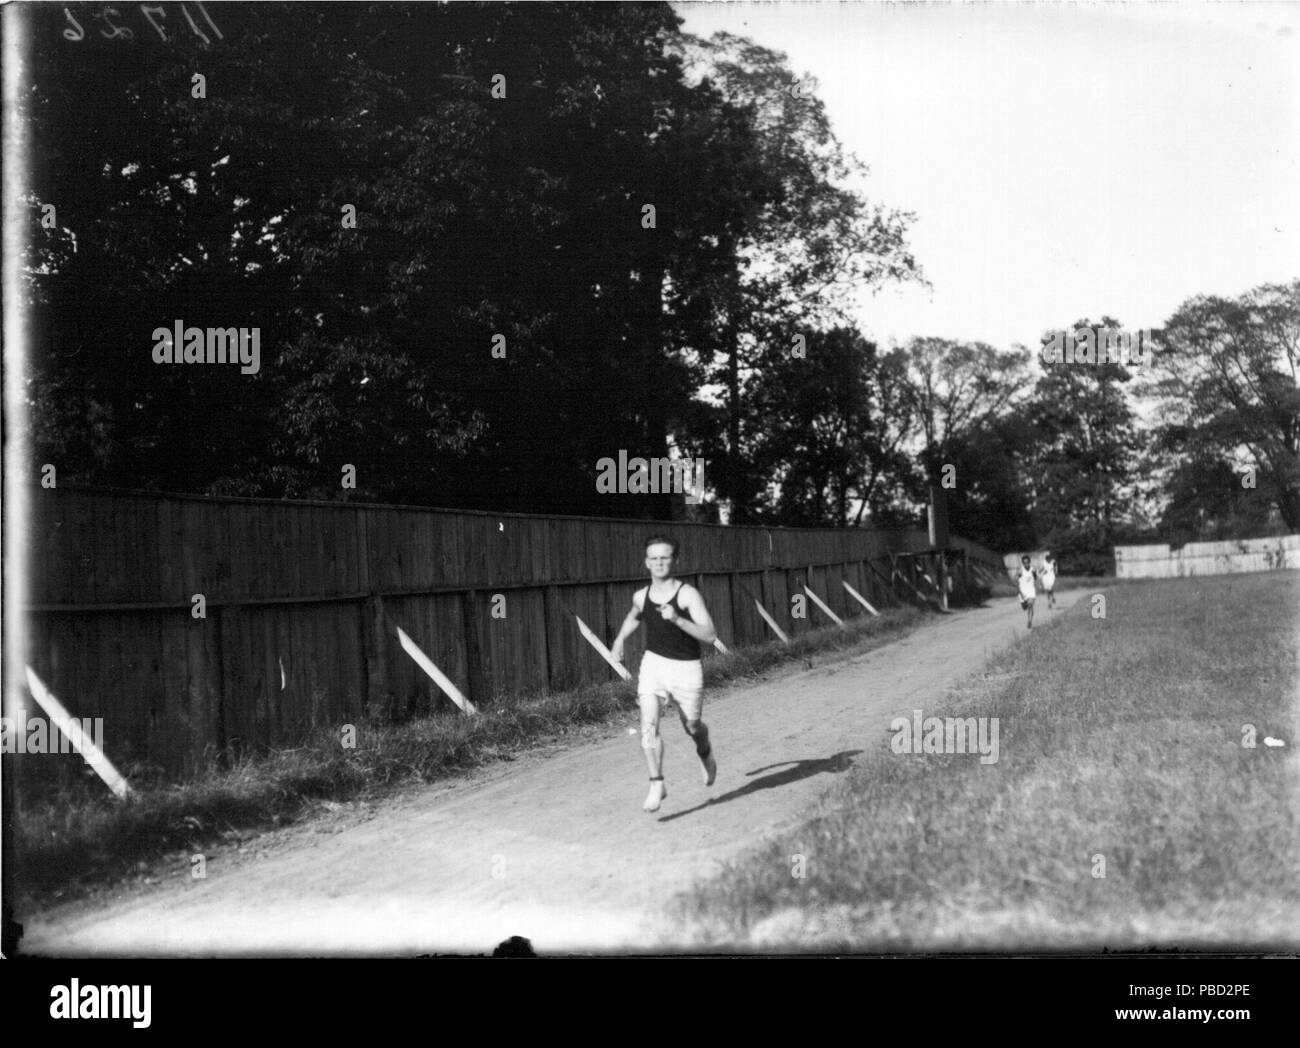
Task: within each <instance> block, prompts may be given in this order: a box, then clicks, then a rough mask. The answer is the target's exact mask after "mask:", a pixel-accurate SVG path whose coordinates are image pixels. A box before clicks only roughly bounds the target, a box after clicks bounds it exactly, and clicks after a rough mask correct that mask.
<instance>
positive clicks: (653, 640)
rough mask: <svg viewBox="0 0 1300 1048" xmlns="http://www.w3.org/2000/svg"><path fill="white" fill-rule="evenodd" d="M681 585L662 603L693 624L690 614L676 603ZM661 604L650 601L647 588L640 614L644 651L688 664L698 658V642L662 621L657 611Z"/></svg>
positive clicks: (669, 623) (683, 631)
mask: <svg viewBox="0 0 1300 1048" xmlns="http://www.w3.org/2000/svg"><path fill="white" fill-rule="evenodd" d="M681 591H682V584H681V583H679V584H678V586H677V590H676V592H675V593H673V595H672V596H671V597H670V598H669V599H668V600H667V601H665V602H664V603H666V604H671V605H672V606H673V607H674V608H676V609H677V614H678V615H681V616H682V617H683V618H685V619H686V620H687V621H688V622H694V621H695V620H694V619H692V618H691V613H690V612H689V611H687V610H686V609H685V608H683V607H682V606H681V605H680V604H678V603H677V594H678V593H681ZM662 607H663V604H656V603H655V602H654V601H653V600H651V599H650V590H649V588H647V589H646V591H645V610H644V611H642V612H641V620H642V621H643V622H644V623H645V650H646V651H652V652H654V653H655V654H656V655H660V656H662V657H663V658H665V659H678V660H680V661H683V662H688V661H691V660H694V659H698V658H699V657H700V642H699V641H698V640H696V639H695V638H694V637H692V636H691V635H690V634H689V633H687V632H686V631H685V630H682V629H679V628H678V627H676V626H674V625H673V624H672V623H671V622H668V621H666V620H665V619H664V617H663V616H662V615H660V614H659V609H660V608H662Z"/></svg>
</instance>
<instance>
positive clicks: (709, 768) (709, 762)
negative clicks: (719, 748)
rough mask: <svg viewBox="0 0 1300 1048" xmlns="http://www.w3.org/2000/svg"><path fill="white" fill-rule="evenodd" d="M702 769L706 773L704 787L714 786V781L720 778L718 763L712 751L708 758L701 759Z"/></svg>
mask: <svg viewBox="0 0 1300 1048" xmlns="http://www.w3.org/2000/svg"><path fill="white" fill-rule="evenodd" d="M700 769H701V771H703V772H704V785H705V786H712V785H713V780H714V779H716V778H717V777H718V762H717V761H716V760H715V759H714V757H713V751H712V750H709V755H708V756H707V757H701V758H700Z"/></svg>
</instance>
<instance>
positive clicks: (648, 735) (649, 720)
mask: <svg viewBox="0 0 1300 1048" xmlns="http://www.w3.org/2000/svg"><path fill="white" fill-rule="evenodd" d="M637 704H638V705H639V706H640V707H641V751H642V752H643V753H644V754H645V763H646V768H647V769H649V772H650V791H649V793H647V794H646V798H645V804H643V805H642V806H641V807H642V808H643V809H645V810H646V811H658V810H659V804H660V802H662V801H663V799H664V798H665V797H667V796H668V791H667V790H666V789H665V788H664V772H663V767H664V741H663V739H662V738H661V737H660V735H659V696H658V695H638V696H637Z"/></svg>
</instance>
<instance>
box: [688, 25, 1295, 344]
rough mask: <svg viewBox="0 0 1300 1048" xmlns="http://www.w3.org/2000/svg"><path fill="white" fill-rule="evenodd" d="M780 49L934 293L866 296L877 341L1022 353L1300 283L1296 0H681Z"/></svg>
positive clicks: (709, 29)
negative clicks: (1105, 320) (1103, 319)
mask: <svg viewBox="0 0 1300 1048" xmlns="http://www.w3.org/2000/svg"><path fill="white" fill-rule="evenodd" d="M674 6H675V7H676V9H677V10H678V12H679V13H680V14H681V15H682V16H683V18H684V20H685V23H684V26H683V28H684V29H685V30H686V31H688V32H692V33H696V34H698V35H701V36H709V35H711V34H712V33H713V32H715V31H717V30H720V29H722V30H727V31H729V32H732V33H736V34H738V35H743V36H748V37H750V38H751V39H752V40H754V41H755V42H756V43H759V44H762V45H764V46H766V47H770V48H772V49H773V50H778V51H784V52H785V53H786V54H787V55H788V56H789V59H790V65H791V68H792V69H793V71H794V73H795V75H796V76H798V77H800V78H803V77H804V76H806V75H811V76H812V77H813V78H814V79H815V80H816V81H817V82H818V84H819V86H818V88H817V94H818V95H819V97H820V98H821V99H822V100H823V101H824V102H825V104H826V107H827V112H828V114H829V116H830V120H831V124H832V126H833V128H834V129H835V132H836V134H837V136H838V137H839V139H840V141H841V142H842V143H843V144H844V145H845V146H846V147H847V148H848V149H849V150H850V151H852V152H853V153H856V154H857V156H858V157H859V158H860V159H861V160H863V161H864V162H865V163H867V164H868V165H869V166H870V168H871V177H870V179H869V180H868V182H867V187H866V188H867V189H868V195H869V196H870V197H872V198H873V199H875V200H877V201H879V202H880V203H882V204H885V205H888V206H890V207H894V208H898V209H901V210H907V211H914V212H916V215H917V220H916V223H915V224H914V226H913V227H912V232H911V235H910V237H909V243H910V244H911V246H912V248H913V252H914V254H915V257H916V259H917V261H918V262H919V263H920V264H921V266H922V268H923V269H924V271H925V274H926V276H927V277H928V278H929V280H930V281H931V283H932V284H933V290H932V291H927V290H925V289H923V288H919V287H916V288H909V289H907V290H891V289H886V290H883V291H881V292H880V293H879V294H877V295H875V296H872V295H871V294H870V293H866V294H864V295H863V296H862V298H861V306H860V312H859V323H860V324H861V326H862V328H863V330H864V331H866V332H867V333H868V334H870V335H873V336H874V337H875V338H876V339H877V340H879V341H881V342H882V343H887V342H888V340H889V339H891V338H893V339H897V340H898V341H900V342H901V341H904V340H906V339H907V338H909V337H910V336H912V335H934V336H940V337H947V338H960V339H963V340H970V341H973V340H979V341H984V342H988V343H990V344H991V345H993V346H995V347H997V348H999V349H1009V348H1010V347H1011V345H1012V343H1015V342H1020V343H1023V344H1025V345H1031V346H1037V345H1038V342H1039V339H1040V336H1041V335H1042V333H1043V332H1044V331H1045V330H1047V329H1049V328H1063V327H1066V326H1068V325H1070V324H1072V323H1073V322H1074V321H1075V320H1078V319H1079V318H1081V317H1084V316H1088V317H1092V318H1094V319H1095V318H1099V317H1100V316H1101V315H1102V314H1109V315H1110V316H1113V317H1115V318H1117V319H1118V320H1119V321H1121V322H1122V323H1123V324H1124V325H1125V326H1126V327H1128V328H1130V329H1133V330H1136V329H1140V328H1148V327H1157V326H1159V325H1160V324H1161V323H1162V322H1163V321H1164V320H1165V319H1166V318H1167V317H1168V316H1169V315H1170V314H1171V313H1172V312H1173V311H1174V310H1175V309H1176V308H1177V307H1178V306H1179V304H1180V303H1182V302H1183V301H1184V300H1186V299H1188V298H1190V297H1191V296H1193V295H1198V294H1219V295H1237V294H1240V293H1242V292H1244V291H1246V290H1249V289H1250V288H1252V287H1254V286H1256V285H1258V284H1261V283H1265V282H1281V281H1286V280H1291V279H1295V278H1296V277H1300V3H1246V4H1236V3H1234V4H1215V5H1208V4H1201V3H1179V4H1160V5H1156V4H1152V3H1133V4H1123V5H1120V4H1078V5H1075V4H1071V5H1068V6H1067V5H1060V6H1057V5H1054V4H1053V5H1037V4H1028V3H1026V4H991V3H989V4H983V3H981V4H970V5H962V6H958V5H946V4H912V3H908V4H877V3H870V4H868V3H842V4H841V3H822V2H818V3H814V2H795V0H783V2H777V3H750V2H743V3H742V2H736V3H694V2H692V3H677V4H675V5H674Z"/></svg>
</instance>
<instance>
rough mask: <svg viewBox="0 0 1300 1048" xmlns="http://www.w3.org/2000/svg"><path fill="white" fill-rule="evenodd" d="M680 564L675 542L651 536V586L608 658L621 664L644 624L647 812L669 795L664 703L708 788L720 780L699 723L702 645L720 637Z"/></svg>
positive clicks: (641, 688)
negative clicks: (690, 744)
mask: <svg viewBox="0 0 1300 1048" xmlns="http://www.w3.org/2000/svg"><path fill="white" fill-rule="evenodd" d="M676 559H677V543H676V542H675V541H673V540H672V539H670V538H665V537H664V536H663V535H652V536H650V538H649V539H647V540H646V558H645V565H646V567H647V568H648V569H649V571H650V585H649V586H647V587H645V588H644V589H639V590H637V591H636V593H634V594H633V595H632V610H631V611H629V612H628V613H627V618H625V619H624V620H623V626H622V628H621V629H620V630H619V631H618V636H617V637H615V638H614V643H613V644H612V645H611V646H610V653H611V654H612V655H613V656H614V658H616V659H617V660H618V661H619V662H622V661H623V642H624V641H625V640H626V639H627V638H628V637H630V636H631V635H632V634H633V632H635V630H636V628H637V626H638V625H640V624H641V622H642V620H644V621H645V627H646V644H645V654H644V655H643V656H642V657H641V673H640V676H639V678H638V679H637V704H638V705H639V706H640V707H641V749H642V750H643V751H644V752H645V760H646V765H647V767H648V768H649V769H650V792H649V793H647V794H646V799H645V803H644V804H643V805H642V806H641V807H642V808H643V809H644V810H645V811H658V810H659V805H660V804H661V803H662V801H663V799H664V798H665V797H667V796H668V791H667V789H666V788H665V787H664V774H663V762H664V745H663V740H662V739H661V738H660V736H659V702H660V699H661V698H662V699H665V700H668V701H671V702H673V703H675V704H676V706H677V715H678V717H680V718H681V722H682V727H683V728H685V729H686V734H687V735H689V736H690V737H691V738H692V739H693V740H695V753H696V756H698V757H699V758H700V768H701V770H702V771H703V774H704V785H705V786H712V785H713V780H714V779H715V778H717V775H718V764H717V761H716V760H715V759H714V757H713V747H712V745H711V744H710V742H709V729H708V727H707V726H706V725H705V723H704V721H702V720H701V719H700V715H701V713H703V711H704V698H703V690H704V663H703V662H701V661H700V643H701V642H703V643H705V644H712V643H713V641H714V640H715V639H717V636H718V634H717V631H716V630H715V629H714V628H713V619H712V618H710V617H709V611H708V609H707V608H706V607H705V606H704V598H703V597H702V596H700V591H699V590H697V589H696V588H695V587H694V586H688V585H687V584H686V583H684V582H679V581H677V580H676V579H674V578H673V565H674V563H675V561H676ZM647 605H648V607H647Z"/></svg>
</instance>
